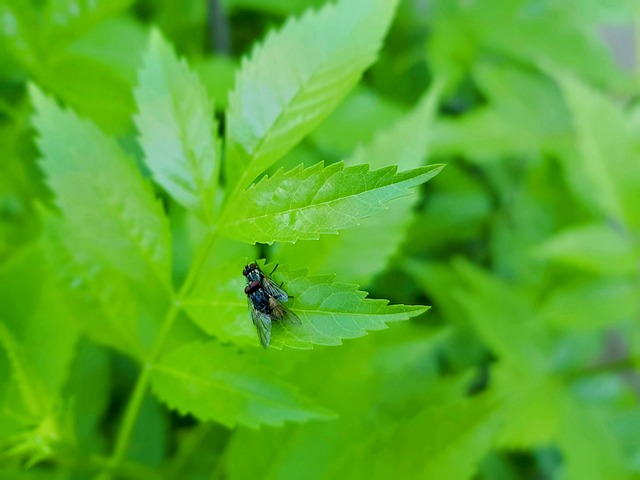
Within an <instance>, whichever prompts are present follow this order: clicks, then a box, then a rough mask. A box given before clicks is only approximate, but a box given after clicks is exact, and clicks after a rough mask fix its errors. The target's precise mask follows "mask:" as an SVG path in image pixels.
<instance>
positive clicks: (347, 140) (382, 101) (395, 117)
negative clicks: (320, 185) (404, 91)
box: [308, 84, 407, 163]
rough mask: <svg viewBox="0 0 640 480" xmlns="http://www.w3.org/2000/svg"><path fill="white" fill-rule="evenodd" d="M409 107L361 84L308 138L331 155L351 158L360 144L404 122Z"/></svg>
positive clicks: (332, 156) (326, 153)
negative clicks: (405, 107)
mask: <svg viewBox="0 0 640 480" xmlns="http://www.w3.org/2000/svg"><path fill="white" fill-rule="evenodd" d="M405 110H406V109H403V108H401V107H400V106H399V105H396V104H395V103H393V102H392V101H391V100H390V99H388V98H386V97H383V96H381V95H380V94H378V93H377V92H376V91H375V90H372V89H369V88H367V87H366V86H364V85H362V84H360V85H358V86H357V87H356V88H354V89H353V91H352V92H351V93H349V95H347V97H346V98H345V99H344V100H343V101H342V102H341V103H340V105H338V106H337V107H336V109H335V110H334V111H333V112H331V115H329V116H328V117H327V118H326V119H325V120H324V121H323V122H322V124H321V125H320V126H318V128H316V129H315V130H314V131H313V132H311V133H310V134H309V138H308V140H309V142H311V143H313V144H314V145H315V147H316V148H317V149H318V150H319V151H320V152H322V154H323V155H326V156H327V158H335V159H336V160H341V159H344V158H347V157H349V156H350V155H351V154H352V153H353V152H354V151H355V150H356V148H357V147H358V145H360V144H362V143H364V144H370V143H371V141H372V139H373V137H374V136H376V135H377V134H378V132H382V131H385V130H387V129H388V128H389V125H395V124H397V123H398V122H401V119H402V118H403V117H405V116H406V115H407V113H406V111H405ZM392 158H395V156H394V157H392ZM364 163H367V162H366V161H365V162H364Z"/></svg>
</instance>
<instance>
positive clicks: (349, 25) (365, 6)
mask: <svg viewBox="0 0 640 480" xmlns="http://www.w3.org/2000/svg"><path fill="white" fill-rule="evenodd" d="M396 4H397V1H396V0H371V1H369V2H365V3H363V2H359V1H357V0H342V1H340V2H339V3H337V4H328V5H326V6H325V7H323V8H322V9H321V10H319V11H318V12H314V11H309V12H307V13H306V14H305V15H304V16H302V17H301V18H300V19H291V20H289V21H288V22H287V23H286V24H285V26H284V27H283V28H282V29H281V30H280V31H279V32H276V33H270V34H269V35H268V36H267V38H266V39H265V41H264V42H263V43H262V44H261V45H259V46H258V47H256V48H255V49H254V51H253V53H252V54H251V56H250V57H249V58H248V59H246V60H245V61H244V62H243V64H242V68H241V70H240V72H239V73H238V76H237V77H236V85H235V88H234V90H233V91H232V92H231V94H230V95H229V112H228V115H227V126H228V130H227V132H228V133H227V141H228V145H227V147H228V149H227V151H228V156H227V158H228V162H227V165H228V169H227V179H228V180H229V181H230V182H231V183H232V184H233V185H236V188H237V189H240V188H243V187H245V186H246V185H247V184H248V183H249V182H251V181H252V180H253V179H255V177H256V176H257V175H259V174H260V173H261V172H263V171H264V170H266V169H267V168H269V167H270V166H271V165H273V163H274V162H276V161H277V160H279V159H280V158H281V157H282V156H283V155H284V154H285V153H287V152H288V151H289V150H290V149H291V148H292V147H294V146H295V145H296V144H297V143H298V142H299V141H300V140H301V139H302V138H303V137H304V136H305V135H307V133H309V132H310V131H311V130H313V129H314V128H315V127H316V126H317V125H319V123H320V122H321V121H322V120H323V119H324V118H325V117H326V116H327V115H328V114H329V113H330V112H331V111H332V110H333V109H334V108H335V106H336V105H337V104H338V102H340V100H342V98H344V96H345V95H346V94H347V93H348V92H349V91H350V90H351V89H352V88H353V87H354V86H355V85H356V83H357V82H358V80H359V79H360V76H361V75H362V73H363V71H364V70H365V69H366V68H367V67H368V66H369V65H371V64H372V63H373V61H374V60H375V58H376V54H377V51H378V49H379V48H380V45H381V43H382V39H383V36H384V35H385V32H386V31H387V29H388V27H389V24H390V22H391V19H392V17H393V14H394V11H395V7H396Z"/></svg>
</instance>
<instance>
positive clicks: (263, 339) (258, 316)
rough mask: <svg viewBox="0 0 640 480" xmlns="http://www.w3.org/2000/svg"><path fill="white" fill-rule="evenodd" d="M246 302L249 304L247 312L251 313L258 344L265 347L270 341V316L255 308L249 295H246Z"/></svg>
mask: <svg viewBox="0 0 640 480" xmlns="http://www.w3.org/2000/svg"><path fill="white" fill-rule="evenodd" d="M247 303H248V304H249V313H251V320H252V321H253V324H254V325H255V326H256V330H257V331H258V338H259V339H260V344H261V345H262V346H263V347H264V348H267V347H268V346H269V342H271V318H270V317H269V315H266V314H264V313H262V312H260V311H259V310H257V309H256V307H255V306H254V305H253V302H252V301H251V299H250V298H249V297H247Z"/></svg>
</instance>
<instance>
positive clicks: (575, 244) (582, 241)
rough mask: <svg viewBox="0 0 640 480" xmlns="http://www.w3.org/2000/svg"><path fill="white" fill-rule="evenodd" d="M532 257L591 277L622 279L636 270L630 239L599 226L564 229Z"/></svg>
mask: <svg viewBox="0 0 640 480" xmlns="http://www.w3.org/2000/svg"><path fill="white" fill-rule="evenodd" d="M533 253H534V254H535V255H536V256H537V257H539V258H543V259H546V260H551V261H554V262H557V263H560V264H564V265H568V266H572V267H576V268H580V269H584V270H587V271H592V272H595V273H606V274H615V275H626V274H631V273H633V272H634V271H635V270H636V269H635V266H634V265H635V262H636V257H637V255H636V254H635V251H634V248H633V244H632V240H631V238H629V237H628V236H627V235H626V234H625V233H624V232H620V231H616V230H615V229H613V228H611V227H610V226H607V225H605V224H601V223H588V224H583V225H578V226H573V227H569V228H566V229H565V230H563V231H561V232H558V233H557V234H556V235H554V236H552V237H550V238H549V239H547V240H546V241H545V242H543V243H541V244H540V245H538V246H537V247H536V248H535V249H534V251H533Z"/></svg>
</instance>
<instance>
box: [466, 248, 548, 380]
mask: <svg viewBox="0 0 640 480" xmlns="http://www.w3.org/2000/svg"><path fill="white" fill-rule="evenodd" d="M455 268H456V271H457V272H458V275H459V276H460V279H461V280H462V281H463V282H464V284H465V287H466V288H464V290H463V289H460V290H459V291H457V292H455V296H456V298H457V300H458V303H459V304H460V306H461V307H462V308H463V310H464V311H465V312H466V315H467V317H468V319H469V321H470V322H471V323H472V325H473V327H474V328H475V330H476V332H477V333H478V335H479V336H480V338H481V339H482V340H483V341H484V342H485V343H486V344H487V346H489V347H490V348H491V349H492V350H493V351H494V353H495V354H496V355H497V356H498V357H499V358H501V359H502V360H504V361H506V362H509V363H510V364H512V365H515V366H518V367H519V368H521V369H522V370H523V371H532V372H544V371H546V370H547V369H548V368H549V366H550V355H549V351H550V344H549V338H548V337H547V335H546V333H545V332H544V331H543V330H542V328H541V327H540V325H539V323H538V322H537V319H536V318H535V317H534V314H533V302H532V300H531V299H530V297H529V294H528V293H527V292H525V291H523V289H522V288H521V287H518V286H512V285H509V284H507V283H505V282H503V281H501V280H500V279H498V278H495V277H494V276H492V275H490V274H489V273H488V272H485V271H483V270H482V269H480V268H479V267H477V266H474V265H473V264H472V263H470V262H468V261H463V260H459V261H456V262H455Z"/></svg>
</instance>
